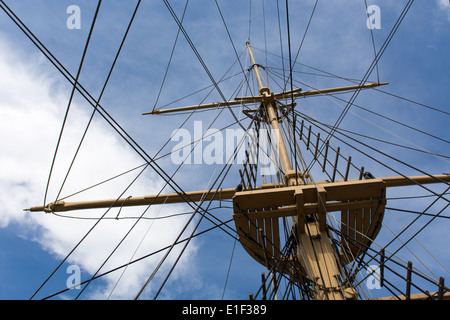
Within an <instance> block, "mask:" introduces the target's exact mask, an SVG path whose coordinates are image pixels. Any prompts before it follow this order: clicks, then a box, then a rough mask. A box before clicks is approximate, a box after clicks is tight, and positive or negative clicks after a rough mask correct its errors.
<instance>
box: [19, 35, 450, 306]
mask: <svg viewBox="0 0 450 320" xmlns="http://www.w3.org/2000/svg"><path fill="white" fill-rule="evenodd" d="M246 46H247V48H248V52H249V56H250V58H251V62H252V69H253V71H254V73H255V76H256V79H257V81H258V86H259V95H258V96H251V97H237V98H235V100H234V101H225V102H220V103H210V104H205V105H198V106H191V107H181V108H174V109H166V110H154V111H152V112H148V113H145V114H162V113H169V112H180V111H188V110H197V109H214V108H220V107H226V106H230V105H238V104H242V103H262V108H263V110H264V113H265V119H264V120H263V121H266V122H267V123H269V124H270V126H271V128H272V129H273V132H274V134H275V136H274V138H275V139H276V145H277V146H278V152H279V158H280V161H281V168H280V170H281V171H282V172H281V173H282V174H283V176H284V181H283V182H281V183H274V184H263V185H260V186H256V187H254V188H248V189H247V188H243V189H242V190H237V189H235V188H226V189H219V190H209V192H208V191H207V190H205V191H191V192H186V193H184V194H178V193H170V194H159V195H148V196H142V197H128V198H122V199H109V200H98V201H81V202H65V201H56V202H54V203H50V204H47V205H45V206H37V207H32V208H30V209H26V210H27V211H30V212H38V211H44V212H65V211H71V210H84V209H94V208H112V207H120V208H121V207H128V206H143V205H159V204H164V203H183V202H187V201H189V202H197V201H205V200H210V201H213V200H225V199H232V200H233V219H234V222H235V226H236V232H237V233H238V236H239V241H240V242H241V244H242V246H243V248H244V249H245V250H246V251H247V252H248V253H249V255H250V256H251V257H253V258H254V259H255V260H256V261H258V262H259V263H261V264H262V265H263V266H265V267H267V268H268V269H269V270H270V272H271V273H272V274H274V273H275V272H279V273H284V274H286V275H287V276H288V277H290V278H291V280H292V281H294V282H297V283H299V284H301V285H304V286H310V287H312V288H313V290H312V291H313V292H314V293H313V295H312V298H313V299H317V300H325V299H327V300H343V299H356V298H357V291H356V289H355V288H353V287H352V281H351V279H348V278H347V277H346V275H345V274H344V272H343V266H345V264H347V263H349V262H351V261H353V260H355V259H356V258H357V257H358V256H360V255H363V254H365V251H366V250H367V248H368V247H369V246H370V244H371V243H372V242H373V240H374V239H375V237H376V236H377V234H378V232H379V230H380V227H381V223H382V220H383V214H384V208H385V204H386V197H385V193H386V188H388V187H397V186H406V185H414V184H419V183H420V184H426V183H439V182H444V181H445V182H449V181H450V175H446V174H444V175H436V176H419V177H385V178H373V179H362V178H360V179H349V180H347V179H345V180H343V181H334V179H333V181H332V182H330V181H322V182H315V183H308V182H307V181H306V179H305V178H306V172H305V173H304V174H302V173H300V172H297V171H296V170H294V169H293V168H292V164H291V161H290V158H289V154H288V151H287V148H286V142H285V141H284V139H283V136H282V134H281V129H280V122H279V117H278V110H277V104H276V101H277V100H279V99H285V98H288V97H307V96H313V95H319V94H328V93H333V92H342V91H347V90H360V89H365V88H373V87H376V86H380V85H385V84H387V83H367V84H363V85H358V86H348V87H340V88H330V89H322V90H312V91H306V92H303V91H302V90H301V89H295V90H292V91H287V92H281V93H273V92H271V90H270V89H269V88H268V87H267V86H265V85H264V83H263V81H262V77H261V74H260V70H259V65H258V64H257V63H256V61H255V57H254V55H253V52H252V49H251V46H250V43H249V42H247V43H246ZM292 107H293V106H292ZM298 156H299V157H301V154H298ZM299 178H300V180H299ZM330 212H340V214H341V226H340V233H341V235H340V238H339V239H331V236H330V235H329V232H328V229H327V214H328V213H330ZM363 212H367V213H370V214H364V215H363ZM285 218H290V219H291V220H292V222H293V224H292V228H291V236H292V238H294V239H295V245H293V246H292V248H291V250H290V251H288V252H287V253H285V252H284V253H282V252H281V244H280V238H281V237H280V220H282V219H285ZM332 240H333V241H335V242H338V243H340V244H341V251H338V250H337V246H336V245H334V244H335V243H334V244H333V242H332Z"/></svg>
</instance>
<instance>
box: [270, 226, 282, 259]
mask: <svg viewBox="0 0 450 320" xmlns="http://www.w3.org/2000/svg"><path fill="white" fill-rule="evenodd" d="M271 220H272V241H273V257H274V258H275V259H276V258H278V257H279V256H280V250H281V247H280V224H279V220H278V218H273V219H271Z"/></svg>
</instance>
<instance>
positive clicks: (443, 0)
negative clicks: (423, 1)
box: [437, 0, 450, 22]
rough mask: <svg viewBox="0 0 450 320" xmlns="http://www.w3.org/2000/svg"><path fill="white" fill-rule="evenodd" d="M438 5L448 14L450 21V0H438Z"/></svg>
mask: <svg viewBox="0 0 450 320" xmlns="http://www.w3.org/2000/svg"><path fill="white" fill-rule="evenodd" d="M437 5H438V8H439V10H441V12H443V13H444V14H445V15H446V16H447V19H448V21H449V22H450V2H449V1H448V0H437Z"/></svg>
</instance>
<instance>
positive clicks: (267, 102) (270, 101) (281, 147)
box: [246, 42, 292, 185]
mask: <svg viewBox="0 0 450 320" xmlns="http://www.w3.org/2000/svg"><path fill="white" fill-rule="evenodd" d="M246 45H247V48H248V53H249V55H250V59H251V60H252V63H253V65H252V67H253V70H254V71H255V75H256V79H257V80H258V84H259V94H260V95H261V96H263V97H264V98H263V105H264V110H265V111H266V115H267V122H268V123H270V125H271V126H272V129H273V132H274V133H275V139H276V141H277V146H278V151H279V155H280V160H281V164H282V166H283V172H284V175H285V178H288V173H290V172H291V171H292V165H291V162H290V160H289V156H288V153H287V150H286V145H285V143H284V140H283V136H282V135H281V130H280V124H279V122H278V117H277V114H276V112H275V108H274V105H275V98H274V95H273V93H272V92H271V91H270V89H269V88H268V87H266V86H264V84H263V82H262V78H261V74H260V73H259V67H258V64H256V61H255V57H254V56H253V52H252V48H251V47H250V43H249V42H247V43H246ZM286 182H287V185H289V180H288V179H286Z"/></svg>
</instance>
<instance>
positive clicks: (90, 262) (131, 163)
mask: <svg viewBox="0 0 450 320" xmlns="http://www.w3.org/2000/svg"><path fill="white" fill-rule="evenodd" d="M0 52H2V55H0V74H1V77H0V136H1V137H2V139H1V140H0V150H1V152H0V207H1V208H2V211H1V213H0V227H2V228H8V227H9V226H11V225H14V226H15V227H17V229H18V230H20V232H21V234H22V235H23V236H24V237H25V238H27V239H30V240H33V241H36V242H38V243H39V244H40V245H41V246H42V248H43V250H45V251H47V252H49V253H51V254H53V255H55V256H57V257H58V258H59V259H61V258H63V257H65V256H66V255H67V254H68V252H70V250H71V249H72V248H73V247H74V246H75V244H76V243H78V241H79V240H80V239H81V238H82V236H83V235H84V234H85V233H86V232H87V231H88V230H89V229H90V228H91V226H92V225H93V224H94V222H95V221H94V220H77V219H67V218H60V217H56V216H54V215H50V214H44V213H25V212H23V211H22V209H23V208H28V207H30V206H33V205H41V204H42V201H43V194H44V190H45V184H46V181H47V176H48V172H49V169H50V163H51V159H52V156H53V152H54V148H55V145H56V141H57V137H58V134H59V130H60V127H61V123H62V117H63V115H64V112H65V108H66V106H67V101H68V97H67V92H65V91H64V90H63V89H62V88H64V83H60V82H58V81H57V78H56V77H55V76H54V75H52V74H51V72H50V71H49V70H46V69H45V66H46V65H45V64H43V63H42V61H40V58H39V57H36V56H31V55H28V54H27V55H25V54H23V53H21V52H20V50H18V48H15V47H13V46H12V45H11V44H7V43H6V41H5V40H4V39H3V38H2V37H1V35H0ZM66 89H67V87H66ZM66 91H67V90H66ZM80 105H81V104H80V103H79V104H77V103H74V105H73V106H72V109H71V113H70V115H69V122H68V127H67V129H66V131H65V134H64V136H63V143H62V145H61V151H60V153H59V157H58V161H57V164H58V165H57V166H56V167H55V171H54V176H53V179H52V188H51V190H50V191H51V192H50V193H49V200H50V201H51V200H53V199H52V198H51V197H52V196H53V197H54V196H55V194H56V190H57V187H58V186H59V185H60V181H61V178H62V177H63V176H64V173H65V171H66V170H67V167H68V164H69V163H70V160H71V158H72V156H73V152H74V150H75V149H74V148H75V147H76V146H77V145H78V141H79V138H80V136H81V133H82V130H83V129H84V126H85V125H86V123H87V120H88V118H89V111H90V110H83V109H82V108H81V107H80ZM142 162H143V161H142V160H141V159H140V158H139V157H138V156H137V155H136V154H135V153H133V152H132V151H131V150H130V149H129V148H127V146H125V144H124V143H123V142H122V141H121V140H120V139H119V138H118V137H117V136H115V135H114V133H113V132H112V130H111V129H110V128H109V127H108V126H107V125H106V124H105V123H103V122H101V121H97V122H95V123H94V124H93V125H92V127H91V129H90V131H89V133H88V137H87V140H86V143H85V144H84V145H83V147H82V150H81V152H80V155H79V157H78V158H77V161H76V166H75V167H74V169H73V172H72V173H71V175H70V176H69V180H68V183H67V186H66V187H65V188H64V194H70V193H71V192H73V191H75V190H77V189H78V190H79V189H82V188H83V187H86V186H89V185H91V184H92V183H96V182H99V181H102V180H103V179H105V178H109V177H111V176H113V175H115V174H117V173H120V172H123V171H125V170H128V169H130V168H133V167H135V166H138V165H140V164H142ZM136 173H137V172H136ZM136 173H133V174H132V175H131V176H130V175H128V176H126V177H124V178H122V179H118V180H117V181H115V182H114V183H111V184H107V185H105V186H102V187H101V188H97V189H94V190H93V191H92V192H90V193H87V194H83V197H86V196H87V197H90V199H92V198H100V199H101V198H114V197H117V196H118V195H119V193H120V192H121V191H122V190H123V189H124V187H125V186H126V185H128V184H129V183H130V181H131V180H132V179H133V178H134V175H135V174H136ZM161 187H162V183H161V181H160V180H159V179H158V178H157V176H156V174H155V173H153V172H147V175H146V176H143V178H142V179H139V180H138V181H137V183H136V184H135V185H133V189H132V190H130V191H129V192H133V193H134V194H132V195H145V194H153V193H157V192H158V191H159V190H160V188H161ZM128 195H131V194H128V193H127V194H125V196H128ZM68 201H69V200H68ZM180 208H181V207H180V206H175V208H174V207H171V209H172V210H171V213H173V212H177V211H179V210H180ZM152 209H153V208H152ZM142 210H143V209H142V208H140V209H139V208H138V209H132V208H127V209H123V210H122V212H121V215H130V216H139V215H140V214H141V213H142ZM156 210H158V208H156ZM165 210H166V209H163V212H160V213H159V215H160V216H162V215H165V213H164V211H165ZM117 212H118V211H117V210H114V211H112V212H111V213H110V214H109V216H112V217H114V216H115V215H117ZM149 212H152V213H155V211H149ZM101 213H102V212H96V211H92V212H85V213H83V214H90V215H96V216H99V214H101ZM185 221H186V217H184V218H183V217H180V218H171V219H170V220H157V221H154V220H146V221H143V222H140V223H139V224H138V225H137V226H136V228H134V229H133V231H132V232H131V233H130V235H129V236H128V237H127V239H126V240H125V241H124V243H123V244H122V245H121V246H120V247H119V249H118V250H117V252H116V253H115V254H114V255H113V256H112V258H111V259H110V260H109V261H108V263H107V264H106V266H105V268H103V269H102V272H103V271H105V270H108V268H110V267H115V266H118V265H121V264H124V263H126V262H128V261H129V260H130V259H131V257H132V255H133V253H134V252H135V250H136V248H137V246H138V244H140V243H141V240H143V238H144V236H145V239H144V240H143V241H142V244H141V246H140V248H139V250H138V252H137V253H136V256H135V258H137V257H140V256H142V255H144V254H148V253H150V252H153V251H155V250H157V249H160V248H161V247H163V246H166V245H169V244H171V243H172V241H173V240H174V239H175V237H176V236H177V235H178V233H179V230H181V227H182V226H183V225H184V223H185ZM134 222H135V220H107V221H102V222H101V223H100V224H99V225H98V227H96V228H95V229H94V230H93V232H92V234H90V235H89V237H88V238H87V239H86V240H85V241H83V242H82V243H81V245H80V246H79V248H78V249H77V250H76V251H75V252H74V254H73V255H71V256H70V259H69V262H70V263H73V264H78V265H79V266H80V267H81V268H82V270H86V271H88V272H89V273H94V272H96V271H97V268H98V267H99V266H100V265H101V263H102V262H103V261H104V259H106V257H107V256H108V255H109V253H110V252H111V251H112V250H113V248H114V247H115V246H116V245H117V244H118V243H119V241H120V239H122V237H123V236H124V235H125V234H126V233H127V231H128V230H129V228H130V227H131V226H132V225H133V224H134ZM195 251H196V248H195V245H192V246H190V247H189V249H188V252H186V253H185V256H186V258H184V260H185V261H184V262H185V263H190V261H192V259H193V257H194V256H195ZM175 256H176V254H172V255H171V256H170V257H169V260H170V261H172V262H173V261H174V259H175ZM160 257H161V255H159V256H157V257H156V258H154V259H148V260H146V261H144V262H143V263H139V264H136V265H132V266H130V267H129V268H128V270H127V271H126V272H125V276H124V277H123V278H122V279H121V281H120V282H119V286H118V287H117V288H116V289H115V290H114V295H113V296H112V297H113V298H133V297H134V296H135V295H136V293H137V292H138V290H139V289H140V287H141V286H142V284H143V281H144V280H145V279H146V278H147V277H148V276H149V274H150V272H151V271H152V270H153V267H154V266H155V265H156V263H157V262H158V261H159V258H160ZM168 264H170V263H168ZM51 271H52V270H49V274H50V272H51ZM120 273H121V271H120V272H119V273H115V274H112V275H111V276H108V277H107V278H106V280H107V281H106V287H100V288H97V289H96V290H95V293H94V294H93V295H91V296H90V297H92V298H105V297H107V296H108V294H109V292H110V290H111V289H112V287H113V286H114V284H115V283H116V280H117V279H118V278H119V276H120ZM82 277H84V278H82V280H87V279H86V278H87V274H83V275H82ZM64 288H65V283H61V289H64Z"/></svg>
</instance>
